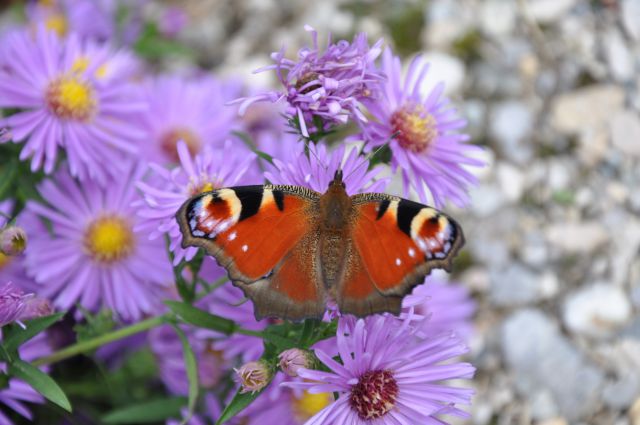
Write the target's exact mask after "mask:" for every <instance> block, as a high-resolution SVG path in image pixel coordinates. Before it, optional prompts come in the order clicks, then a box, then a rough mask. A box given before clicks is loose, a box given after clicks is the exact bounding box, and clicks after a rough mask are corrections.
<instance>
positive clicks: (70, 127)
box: [0, 29, 146, 183]
mask: <svg viewBox="0 0 640 425" xmlns="http://www.w3.org/2000/svg"><path fill="white" fill-rule="evenodd" d="M3 43H6V46H5V47H4V51H5V52H6V54H8V55H9V56H10V57H11V58H12V60H11V61H10V62H7V63H5V65H4V66H3V67H2V69H0V107H4V108H18V109H20V110H22V112H18V113H16V114H14V115H11V116H9V117H8V118H5V119H3V120H1V121H0V126H4V125H6V126H8V127H9V129H10V131H11V133H12V138H13V142H14V143H22V142H24V147H23V149H22V151H21V153H20V159H22V160H24V159H27V158H31V169H32V170H33V171H35V170H39V169H40V168H44V171H45V172H46V173H51V172H52V171H53V169H54V166H55V164H56V159H57V158H58V148H62V149H63V150H64V151H65V153H66V157H67V161H68V167H69V170H70V171H71V174H72V175H73V176H78V177H80V178H82V179H85V178H87V177H91V178H93V179H96V180H97V181H98V182H99V183H105V182H106V180H107V175H108V174H109V173H111V174H119V173H121V172H122V170H121V169H120V167H118V165H119V164H121V163H122V162H123V161H122V156H123V155H124V154H131V153H134V152H136V149H137V148H136V146H135V142H136V141H138V140H140V139H141V138H142V137H143V136H144V133H143V132H142V131H140V130H139V129H138V126H137V125H136V124H135V122H134V120H133V118H134V117H135V116H136V115H137V114H139V113H140V112H141V111H143V110H144V109H145V108H146V104H145V103H144V102H142V101H140V100H139V99H138V97H137V96H136V92H137V91H136V90H135V87H134V86H132V85H131V84H128V82H127V80H126V79H124V78H121V77H122V75H121V74H120V73H116V74H112V73H109V72H108V69H109V61H110V58H111V57H112V55H113V53H112V51H111V50H110V48H109V47H108V46H107V45H102V46H101V47H100V48H97V47H96V45H95V44H91V43H81V42H80V41H79V40H78V38H77V37H75V36H73V35H72V36H70V37H69V38H67V39H66V40H64V42H63V41H62V40H60V39H59V38H58V37H57V36H56V35H55V34H54V33H53V32H50V31H45V30H43V29H39V30H37V31H36V32H35V34H32V33H30V32H28V31H16V32H12V33H10V34H9V35H8V36H7V37H6V40H5V41H4V42H3ZM121 58H122V57H121ZM120 60H122V59H120ZM118 67H119V69H121V68H126V67H123V66H122V64H121V63H120V64H118ZM105 74H106V77H105ZM115 77H118V78H115Z"/></svg>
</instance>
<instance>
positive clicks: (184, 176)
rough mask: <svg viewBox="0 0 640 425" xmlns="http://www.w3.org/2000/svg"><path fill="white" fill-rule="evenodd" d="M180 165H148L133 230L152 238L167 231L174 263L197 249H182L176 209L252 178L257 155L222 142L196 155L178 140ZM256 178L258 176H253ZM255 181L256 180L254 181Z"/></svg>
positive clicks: (192, 254) (187, 256)
mask: <svg viewBox="0 0 640 425" xmlns="http://www.w3.org/2000/svg"><path fill="white" fill-rule="evenodd" d="M177 151H178V157H179V159H180V166H179V167H175V168H174V169H173V170H167V169H166V168H164V167H162V166H160V165H158V164H151V166H150V167H151V171H152V175H151V176H149V178H147V179H146V181H144V182H143V181H140V182H138V184H137V186H138V188H139V189H140V191H141V192H142V195H143V200H141V201H140V202H138V203H136V205H137V206H138V207H139V209H138V211H137V214H138V216H139V217H140V219H139V220H138V221H139V224H138V225H137V226H136V229H135V230H136V231H138V232H145V233H148V237H149V239H151V240H154V239H156V238H158V237H159V236H163V235H164V234H168V235H169V237H170V238H171V244H170V246H169V247H170V249H171V251H173V252H174V253H175V259H174V263H175V264H178V263H179V262H180V261H181V260H182V259H183V258H184V259H186V260H187V261H188V260H191V259H192V258H193V257H194V255H196V252H198V249H197V248H194V247H189V248H187V249H183V248H182V247H181V246H180V243H181V241H182V234H181V233H180V228H179V227H178V223H177V222H176V220H175V214H176V211H177V210H178V209H179V208H180V206H181V205H182V204H183V203H184V202H185V201H186V200H187V199H189V198H190V197H192V196H193V195H196V194H198V193H201V192H206V191H210V190H213V189H214V188H220V187H227V186H237V185H240V184H246V183H247V181H251V176H252V173H251V172H250V171H251V170H250V168H251V166H252V165H253V164H254V163H255V161H256V155H255V154H253V153H252V152H250V151H248V150H247V149H245V148H244V147H242V146H241V145H233V144H232V143H231V142H230V141H227V142H225V144H224V147H223V148H219V149H214V148H212V147H210V146H206V147H204V148H203V150H202V152H201V153H200V154H198V155H196V156H195V157H192V156H191V154H190V153H189V150H188V147H187V144H186V143H184V142H182V141H180V142H179V143H178V147H177ZM254 178H255V179H257V176H256V177H254ZM254 183H256V180H254Z"/></svg>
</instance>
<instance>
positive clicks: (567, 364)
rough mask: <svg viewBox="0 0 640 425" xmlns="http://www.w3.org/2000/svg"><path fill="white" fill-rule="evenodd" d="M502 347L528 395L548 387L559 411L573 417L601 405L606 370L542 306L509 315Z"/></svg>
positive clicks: (521, 390)
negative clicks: (585, 354) (589, 358)
mask: <svg viewBox="0 0 640 425" xmlns="http://www.w3.org/2000/svg"><path fill="white" fill-rule="evenodd" d="M502 349H503V353H504V356H505V360H506V363H507V365H508V367H509V368H510V369H511V371H512V372H513V374H514V382H515V386H516V389H517V391H518V392H519V393H520V395H521V396H522V397H523V398H524V399H528V398H529V396H531V395H532V394H536V393H539V392H540V391H548V392H549V393H550V394H551V395H552V397H553V400H554V401H555V403H556V404H557V407H558V411H559V413H560V414H561V415H562V416H564V417H566V418H567V419H569V420H571V421H575V420H577V419H579V418H584V417H587V416H588V415H590V414H592V413H593V412H595V411H597V409H598V408H599V398H600V390H601V387H602V385H603V383H604V374H603V372H602V371H601V370H599V369H598V368H596V367H595V366H594V365H592V364H590V363H589V362H587V360H585V358H584V357H583V356H582V355H581V354H580V353H579V352H578V351H577V350H576V349H575V348H574V347H573V346H572V345H571V344H570V343H569V341H568V340H567V339H566V338H565V337H563V336H562V334H561V333H560V331H559V330H558V327H557V325H556V324H555V323H554V322H553V321H552V320H551V319H550V318H549V317H547V316H546V315H545V314H544V313H542V312H541V311H540V310H533V309H525V310H521V311H518V312H516V313H514V314H513V315H511V316H510V317H509V318H507V320H506V321H505V323H504V325H503V327H502Z"/></svg>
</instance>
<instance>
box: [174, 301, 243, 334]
mask: <svg viewBox="0 0 640 425" xmlns="http://www.w3.org/2000/svg"><path fill="white" fill-rule="evenodd" d="M164 303H165V304H166V305H167V307H169V308H170V309H171V311H173V312H174V313H175V314H177V315H178V316H180V317H181V318H182V320H184V321H185V322H187V323H189V324H191V325H194V326H198V327H200V328H206V329H212V330H214V331H218V332H222V333H224V334H226V335H231V334H232V333H233V332H234V331H235V329H236V327H237V326H236V323H235V322H234V321H233V320H229V319H225V318H224V317H220V316H216V315H214V314H210V313H207V312H206V311H204V310H200V309H199V308H196V307H194V306H192V305H190V304H186V303H183V302H180V301H165V302H164Z"/></svg>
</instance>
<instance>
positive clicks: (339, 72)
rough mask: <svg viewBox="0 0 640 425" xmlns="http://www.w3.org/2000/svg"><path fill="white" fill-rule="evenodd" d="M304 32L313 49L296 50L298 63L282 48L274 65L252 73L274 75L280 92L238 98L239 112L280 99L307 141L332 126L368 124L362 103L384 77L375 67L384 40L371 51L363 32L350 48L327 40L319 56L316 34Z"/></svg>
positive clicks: (309, 28)
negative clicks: (319, 125)
mask: <svg viewBox="0 0 640 425" xmlns="http://www.w3.org/2000/svg"><path fill="white" fill-rule="evenodd" d="M305 29H306V30H307V31H308V32H310V33H311V36H312V39H313V46H312V47H304V48H302V49H300V50H299V51H298V61H292V60H290V59H286V58H285V57H284V49H282V50H280V51H279V52H274V53H272V54H271V58H272V59H273V61H274V62H275V64H274V65H270V66H266V67H264V68H261V69H259V70H257V71H256V72H261V71H266V70H275V71H276V74H277V76H278V79H279V80H280V83H281V84H282V86H283V90H281V91H272V92H267V93H263V94H259V95H256V96H252V97H249V98H242V99H238V101H240V102H242V103H241V105H240V113H241V114H242V113H243V112H244V111H245V110H246V109H247V107H248V106H249V105H251V104H252V103H254V102H258V101H271V102H277V101H280V100H282V99H284V100H285V101H286V102H287V108H286V110H285V114H286V115H287V116H288V117H290V118H291V119H296V120H297V125H298V126H299V130H300V132H301V134H302V135H303V136H305V137H309V134H310V133H315V132H318V131H322V130H326V129H328V128H329V127H330V126H331V125H333V124H344V123H346V122H347V121H348V120H349V118H355V119H357V120H360V121H366V117H365V116H364V114H363V113H362V112H361V111H360V103H361V101H362V100H363V99H366V98H368V97H370V96H371V95H372V93H374V91H375V88H376V87H377V85H378V84H379V83H380V81H381V80H382V78H383V77H382V75H381V74H380V73H379V72H378V71H377V70H376V69H375V67H374V66H373V63H374V61H375V59H376V58H377V57H378V55H379V54H380V52H381V47H380V46H381V45H382V40H379V41H378V42H377V43H376V44H375V45H373V47H369V43H368V42H367V36H366V34H364V33H361V34H358V35H356V36H355V38H354V39H353V42H352V43H349V42H348V41H346V40H341V41H339V42H337V43H333V42H332V41H331V37H330V36H329V39H328V41H327V49H326V51H324V52H321V51H320V48H319V46H318V34H317V32H316V31H315V30H314V29H313V28H311V27H310V26H308V25H307V26H305ZM314 118H319V119H320V120H321V121H322V123H323V128H316V127H315V121H314Z"/></svg>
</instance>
